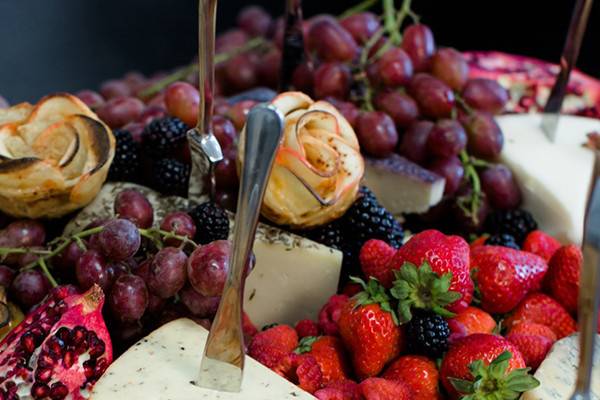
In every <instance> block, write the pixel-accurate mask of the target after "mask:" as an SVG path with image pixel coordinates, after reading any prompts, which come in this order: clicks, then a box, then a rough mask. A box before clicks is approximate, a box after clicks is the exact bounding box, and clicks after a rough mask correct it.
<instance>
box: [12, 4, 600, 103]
mask: <svg viewBox="0 0 600 400" xmlns="http://www.w3.org/2000/svg"><path fill="white" fill-rule="evenodd" d="M252 2H256V3H258V4H262V5H263V6H265V7H267V8H268V9H269V10H270V12H271V13H272V14H274V15H277V14H279V13H281V12H282V11H283V4H284V0H277V1H267V0H262V1H260V0H258V1H252ZM249 3H250V2H247V1H241V0H238V1H233V0H220V1H219V29H220V30H224V29H226V28H227V27H229V26H232V25H233V24H234V23H235V16H236V13H237V11H238V10H239V9H240V8H241V7H243V5H245V4H249ZM356 3H357V1H355V0H353V1H350V0H348V1H339V0H335V1H334V0H329V1H327V0H304V10H305V15H307V16H310V15H314V14H316V13H320V12H331V13H340V12H342V11H343V10H344V9H346V8H348V7H349V6H350V5H352V4H356ZM399 3H400V1H399V0H398V1H397V4H399ZM574 3H575V0H504V1H500V0H493V1H492V0H487V1H481V0H479V1H475V0H473V1H470V0H469V1H467V0H455V1H448V0H413V4H414V9H415V10H416V11H417V12H418V13H419V14H420V15H421V16H422V20H423V22H424V23H427V24H429V25H430V26H431V27H432V29H433V31H434V33H435V37H436V41H437V42H438V44H441V45H446V46H453V47H456V48H458V49H460V50H474V49H477V50H486V49H495V50H501V51H507V52H512V53H517V54H526V55H530V56H535V57H539V58H542V59H547V60H551V61H555V60H557V59H558V58H559V56H560V52H561V50H562V45H563V41H564V37H565V34H566V30H567V26H568V23H569V19H570V14H571V10H572V8H573V5H574ZM596 3H598V2H596ZM196 13H197V0H170V1H167V0H144V1H142V0H0V94H3V95H4V96H5V97H7V98H8V99H9V100H10V101H11V102H17V101H21V100H35V99H37V98H38V97H40V96H42V95H44V94H46V93H49V92H53V91H60V90H67V91H76V90H79V89H82V88H86V87H89V88H97V87H98V85H99V84H100V82H102V81H103V80H105V79H108V78H111V77H118V76H121V75H122V74H123V73H125V72H127V71H129V70H140V71H142V72H144V73H151V72H154V71H157V70H160V69H167V68H172V67H175V66H177V65H180V64H183V63H187V62H188V61H189V60H190V59H191V57H192V56H193V54H194V53H195V50H196V30H197V26H196V24H197V22H196ZM599 25H600V5H599V4H596V5H595V6H594V9H593V11H592V16H591V17H590V22H589V26H588V32H587V35H586V38H585V41H584V44H583V48H582V52H581V56H580V60H579V67H580V68H581V69H583V70H584V71H585V72H587V73H589V74H591V75H595V76H600V57H599V56H598V50H597V49H598V45H597V44H596V43H597V39H598V37H599V34H600V27H599Z"/></svg>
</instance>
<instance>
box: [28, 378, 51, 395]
mask: <svg viewBox="0 0 600 400" xmlns="http://www.w3.org/2000/svg"><path fill="white" fill-rule="evenodd" d="M49 393H50V388H49V387H48V385H46V384H45V383H39V382H36V383H34V384H33V386H32V387H31V395H32V396H33V398H34V399H43V398H44V397H47V396H48V394H49Z"/></svg>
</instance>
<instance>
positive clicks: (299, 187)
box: [239, 92, 365, 229]
mask: <svg viewBox="0 0 600 400" xmlns="http://www.w3.org/2000/svg"><path fill="white" fill-rule="evenodd" d="M272 105H273V106H275V107H276V108H277V109H278V110H279V111H280V112H281V113H282V114H283V116H284V117H285V121H284V131H283V137H282V140H281V144H280V145H279V148H278V150H277V155H276V157H275V162H274V165H273V170H272V172H271V176H270V178H269V182H268V184H267V189H266V192H265V197H264V201H263V205H262V209H261V212H262V214H263V215H264V216H265V217H266V218H267V219H269V220H270V221H272V222H274V223H276V224H279V225H287V226H290V227H293V228H296V229H298V228H300V229H306V228H311V227H315V226H319V225H324V224H326V223H328V222H330V221H332V220H334V219H336V218H338V217H340V216H341V215H343V214H344V213H345V212H346V210H347V209H348V208H349V207H350V206H351V205H352V203H353V202H354V200H355V199H356V196H357V193H358V189H359V185H360V181H361V179H362V177H363V174H364V169H365V167H364V160H363V158H362V156H361V154H360V148H359V145H358V140H357V138H356V134H355V133H354V130H353V129H352V127H351V126H350V124H349V123H348V121H346V119H345V118H344V117H343V116H342V114H340V112H339V111H338V110H337V109H336V108H335V107H334V106H332V105H331V104H330V103H328V102H325V101H313V100H312V99H311V98H310V97H308V96H307V95H305V94H304V93H301V92H285V93H281V94H280V95H278V96H277V97H275V99H273V101H272ZM243 138H244V133H243V132H242V136H241V141H240V147H239V148H240V149H243ZM242 153H243V152H242V151H240V152H239V154H240V157H242V156H243V155H242ZM241 161H243V160H241Z"/></svg>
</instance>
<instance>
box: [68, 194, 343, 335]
mask: <svg viewBox="0 0 600 400" xmlns="http://www.w3.org/2000/svg"><path fill="white" fill-rule="evenodd" d="M125 188H134V189H136V190H139V191H140V192H141V193H143V194H144V195H145V196H146V197H147V198H148V200H149V201H150V203H152V206H153V208H154V221H155V222H159V221H161V220H162V218H163V217H164V216H165V214H167V213H168V212H170V211H174V210H186V209H188V208H190V206H191V203H190V202H189V200H187V199H184V198H182V197H176V196H169V197H165V196H161V195H160V194H159V193H157V192H155V191H153V190H151V189H148V188H146V187H144V186H139V185H135V184H131V183H120V182H119V183H108V184H106V185H104V187H103V188H102V190H101V192H100V194H99V195H98V196H97V197H96V199H95V200H94V201H93V202H92V203H91V204H90V205H88V206H87V207H85V208H84V209H83V210H82V211H81V212H80V213H79V214H78V215H77V217H75V219H73V220H72V221H71V222H70V223H69V224H68V225H67V227H66V228H65V233H69V232H75V231H79V230H82V229H83V228H84V227H85V226H86V225H87V224H89V223H90V222H91V221H93V220H95V219H99V218H108V217H111V216H113V202H114V199H115V197H116V195H117V194H118V193H119V192H120V191H122V190H123V189H125ZM233 221H234V220H233V218H232V219H231V221H230V222H231V223H230V225H233V223H234V222H233ZM230 232H233V230H232V229H230ZM254 254H255V256H256V265H255V267H254V270H253V271H252V272H251V273H250V275H249V276H248V278H247V279H246V286H245V291H244V298H245V301H244V310H245V311H246V312H247V313H248V316H249V317H250V319H251V320H252V322H254V324H256V326H258V327H259V328H260V327H262V326H264V325H267V324H272V323H287V324H295V323H296V322H298V321H299V320H301V319H304V318H311V319H316V317H317V314H318V312H319V310H320V309H321V307H322V306H323V305H324V304H325V303H327V300H328V299H329V297H330V296H331V295H333V294H335V293H336V291H337V287H338V281H339V277H340V271H341V267H342V253H341V252H340V251H338V250H334V249H332V248H329V247H327V246H324V245H321V244H319V243H316V242H313V241H312V240H308V239H305V238H303V237H301V236H298V235H294V234H291V233H288V232H285V231H283V230H281V229H278V228H274V227H271V226H268V225H265V224H259V225H258V229H257V232H256V240H255V242H254Z"/></svg>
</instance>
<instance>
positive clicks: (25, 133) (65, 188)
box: [0, 94, 115, 218]
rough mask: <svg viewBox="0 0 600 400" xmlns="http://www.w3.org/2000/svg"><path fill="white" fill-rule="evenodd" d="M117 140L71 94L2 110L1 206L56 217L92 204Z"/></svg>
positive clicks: (29, 214)
mask: <svg viewBox="0 0 600 400" xmlns="http://www.w3.org/2000/svg"><path fill="white" fill-rule="evenodd" d="M114 154H115V139H114V136H113V135H112V132H111V130H110V128H108V126H106V125H105V124H104V123H103V122H101V121H100V120H99V119H98V117H97V116H96V114H94V113H93V112H92V111H91V110H90V109H89V108H88V107H87V106H86V105H85V104H84V103H83V102H81V101H80V100H79V99H78V98H76V97H75V96H71V95H69V94H56V95H51V96H47V97H45V98H43V99H42V100H40V101H39V102H38V103H37V104H36V105H35V106H34V105H31V104H29V103H21V104H18V105H16V106H14V107H11V108H8V109H0V210H2V211H3V212H5V213H7V214H10V215H13V216H15V217H27V218H42V217H59V216H62V215H65V214H67V213H69V212H71V211H74V210H76V209H78V208H81V207H83V206H85V205H87V204H88V203H90V202H91V201H92V200H93V199H94V197H95V196H96V195H97V194H98V192H99V191H100V189H101V187H102V184H103V183H104V181H105V180H106V176H107V174H108V169H109V167H110V164H111V162H112V159H113V157H114Z"/></svg>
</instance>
